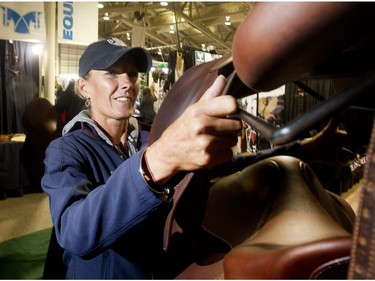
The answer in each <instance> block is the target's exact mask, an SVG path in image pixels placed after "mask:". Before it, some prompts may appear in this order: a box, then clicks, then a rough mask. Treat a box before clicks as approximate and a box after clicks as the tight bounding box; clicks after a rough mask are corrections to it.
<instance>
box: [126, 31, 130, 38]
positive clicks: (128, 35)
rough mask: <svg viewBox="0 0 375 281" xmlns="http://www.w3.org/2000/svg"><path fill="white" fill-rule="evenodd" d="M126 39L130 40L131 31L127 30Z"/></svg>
mask: <svg viewBox="0 0 375 281" xmlns="http://www.w3.org/2000/svg"><path fill="white" fill-rule="evenodd" d="M126 39H128V40H130V33H129V32H126Z"/></svg>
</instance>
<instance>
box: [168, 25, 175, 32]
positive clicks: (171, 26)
mask: <svg viewBox="0 0 375 281" xmlns="http://www.w3.org/2000/svg"><path fill="white" fill-rule="evenodd" d="M169 33H172V34H173V33H174V26H173V25H170V26H169Z"/></svg>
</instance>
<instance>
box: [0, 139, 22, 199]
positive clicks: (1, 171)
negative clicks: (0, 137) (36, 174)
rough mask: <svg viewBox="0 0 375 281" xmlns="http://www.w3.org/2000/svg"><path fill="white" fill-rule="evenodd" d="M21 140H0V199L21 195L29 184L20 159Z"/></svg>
mask: <svg viewBox="0 0 375 281" xmlns="http://www.w3.org/2000/svg"><path fill="white" fill-rule="evenodd" d="M22 146H23V142H22V141H11V140H9V141H0V200H3V199H6V198H7V197H16V196H22V195H23V194H24V193H26V192H25V190H26V189H27V188H28V186H29V180H28V178H27V175H26V172H25V169H24V167H23V165H22V162H21V159H20V152H21V149H22Z"/></svg>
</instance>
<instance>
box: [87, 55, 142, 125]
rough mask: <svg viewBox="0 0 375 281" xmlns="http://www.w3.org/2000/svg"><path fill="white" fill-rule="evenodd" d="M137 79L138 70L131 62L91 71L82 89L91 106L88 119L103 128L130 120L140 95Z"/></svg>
mask: <svg viewBox="0 0 375 281" xmlns="http://www.w3.org/2000/svg"><path fill="white" fill-rule="evenodd" d="M137 79H138V69H137V68H136V67H135V64H134V61H132V60H131V59H130V58H128V59H127V60H126V62H125V63H124V62H122V63H121V61H120V62H118V63H116V64H115V65H113V66H112V67H110V68H108V69H106V70H91V71H90V72H89V75H88V77H87V78H86V79H85V86H84V96H85V97H86V98H87V97H89V98H90V102H91V117H92V118H93V119H94V120H95V121H97V122H98V123H99V124H102V125H104V124H107V123H108V122H111V120H121V121H122V120H124V119H128V118H130V117H131V116H132V114H133V110H134V104H135V100H136V98H137V95H138V92H139V85H138V84H137ZM81 93H82V91H81ZM103 122H104V123H103Z"/></svg>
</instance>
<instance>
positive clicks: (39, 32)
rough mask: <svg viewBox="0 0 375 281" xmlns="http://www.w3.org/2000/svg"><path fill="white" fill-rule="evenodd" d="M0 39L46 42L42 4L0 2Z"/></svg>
mask: <svg viewBox="0 0 375 281" xmlns="http://www.w3.org/2000/svg"><path fill="white" fill-rule="evenodd" d="M0 39H3V40H20V41H31V42H43V41H45V40H46V26H45V13H44V3H43V2H0Z"/></svg>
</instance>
